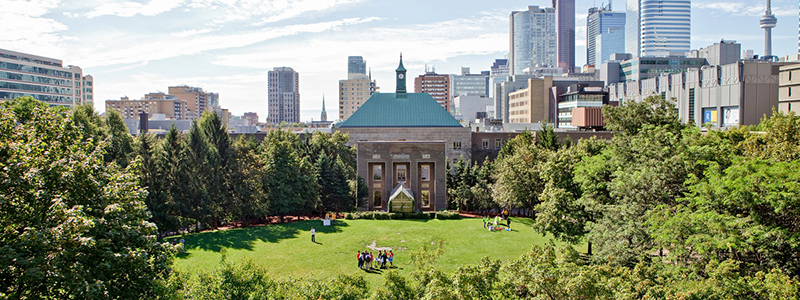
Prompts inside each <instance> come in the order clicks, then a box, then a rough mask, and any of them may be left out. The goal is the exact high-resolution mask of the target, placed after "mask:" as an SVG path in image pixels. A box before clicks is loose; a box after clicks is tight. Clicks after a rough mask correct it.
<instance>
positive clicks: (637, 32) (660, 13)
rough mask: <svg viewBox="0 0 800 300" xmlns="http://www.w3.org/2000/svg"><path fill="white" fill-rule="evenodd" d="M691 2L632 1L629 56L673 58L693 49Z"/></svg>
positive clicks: (628, 14)
mask: <svg viewBox="0 0 800 300" xmlns="http://www.w3.org/2000/svg"><path fill="white" fill-rule="evenodd" d="M691 4H692V3H691V0H628V2H627V9H626V15H625V17H626V19H627V20H626V22H625V52H628V53H630V54H632V55H633V56H634V57H639V56H669V55H670V54H682V53H685V52H689V50H690V48H691V40H690V39H691V11H692V8H691V6H692V5H691Z"/></svg>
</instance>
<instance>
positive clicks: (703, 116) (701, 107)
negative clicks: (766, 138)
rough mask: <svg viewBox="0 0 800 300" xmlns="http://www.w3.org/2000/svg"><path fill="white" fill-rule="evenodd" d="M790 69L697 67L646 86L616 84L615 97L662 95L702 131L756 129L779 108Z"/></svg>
mask: <svg viewBox="0 0 800 300" xmlns="http://www.w3.org/2000/svg"><path fill="white" fill-rule="evenodd" d="M787 64H788V63H780V62H769V61H764V60H749V61H748V60H744V61H738V62H736V63H732V64H728V65H723V66H703V67H701V68H691V69H689V70H687V71H684V72H680V73H676V74H660V75H658V76H656V77H653V78H648V79H644V80H641V81H627V82H621V83H616V84H610V85H609V86H608V92H609V98H610V100H611V101H621V102H624V101H641V100H642V99H643V98H645V97H648V96H651V95H661V96H663V97H665V98H667V99H673V98H674V99H675V100H676V101H677V107H678V115H679V116H680V118H681V119H683V120H684V121H687V122H690V123H692V124H695V125H697V126H701V125H703V124H705V123H709V124H711V125H712V126H713V127H730V126H737V125H755V124H758V123H759V121H760V120H761V117H763V116H764V115H767V116H769V115H771V114H772V109H773V108H778V107H779V105H778V99H779V97H778V95H779V89H778V87H779V84H778V81H779V80H778V77H779V68H780V67H781V66H784V65H787ZM787 76H788V75H787ZM787 94H788V91H787ZM787 104H788V103H787ZM787 106H788V105H787Z"/></svg>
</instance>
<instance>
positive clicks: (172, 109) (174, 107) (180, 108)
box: [106, 92, 190, 120]
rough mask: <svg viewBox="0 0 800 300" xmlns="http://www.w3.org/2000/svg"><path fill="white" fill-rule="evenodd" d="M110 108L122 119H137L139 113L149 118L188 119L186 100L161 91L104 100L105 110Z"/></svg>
mask: <svg viewBox="0 0 800 300" xmlns="http://www.w3.org/2000/svg"><path fill="white" fill-rule="evenodd" d="M112 109H113V110H116V111H118V112H119V113H120V114H121V115H122V118H123V119H139V115H140V114H141V113H147V114H148V116H149V119H151V120H189V119H190V118H189V117H188V114H189V109H188V105H187V104H186V100H182V99H178V98H177V97H175V96H172V95H168V94H164V93H161V92H156V93H149V94H146V95H145V96H144V97H142V99H139V100H131V99H130V98H128V97H121V98H120V99H119V100H106V111H109V110H112Z"/></svg>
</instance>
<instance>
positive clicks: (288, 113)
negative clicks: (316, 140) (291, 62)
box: [267, 67, 300, 125]
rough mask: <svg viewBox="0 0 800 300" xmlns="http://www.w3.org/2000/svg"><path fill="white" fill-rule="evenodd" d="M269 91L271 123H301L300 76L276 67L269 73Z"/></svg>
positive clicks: (289, 70) (290, 69)
mask: <svg viewBox="0 0 800 300" xmlns="http://www.w3.org/2000/svg"><path fill="white" fill-rule="evenodd" d="M267 89H268V90H267V96H268V100H267V102H268V108H269V117H268V118H269V123H270V124H272V125H278V124H280V123H281V122H286V123H300V74H299V73H297V72H295V71H294V69H292V68H289V67H276V68H274V69H273V70H272V71H269V74H268V81H267Z"/></svg>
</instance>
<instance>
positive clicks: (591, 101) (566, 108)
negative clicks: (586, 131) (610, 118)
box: [556, 84, 608, 129]
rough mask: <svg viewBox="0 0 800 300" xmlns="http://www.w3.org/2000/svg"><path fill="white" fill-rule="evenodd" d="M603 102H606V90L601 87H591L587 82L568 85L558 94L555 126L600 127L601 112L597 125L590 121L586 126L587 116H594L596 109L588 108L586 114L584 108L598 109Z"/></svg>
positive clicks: (566, 127)
mask: <svg viewBox="0 0 800 300" xmlns="http://www.w3.org/2000/svg"><path fill="white" fill-rule="evenodd" d="M604 104H608V92H606V91H604V90H603V87H598V86H595V87H592V86H589V85H588V84H573V85H570V86H569V87H568V88H567V91H566V92H565V93H563V94H561V95H559V96H558V112H557V118H558V120H557V122H556V127H558V128H565V129H578V128H579V127H602V113H601V114H600V118H599V119H600V122H599V123H601V124H600V125H599V126H598V124H597V123H590V124H588V125H589V126H587V122H586V121H587V117H596V115H597V113H598V111H596V110H588V111H589V112H590V113H588V114H587V113H586V112H587V109H586V108H597V109H600V108H602V107H603V105H604ZM592 112H593V114H592ZM578 119H579V120H578ZM573 121H577V122H574V123H573Z"/></svg>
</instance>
